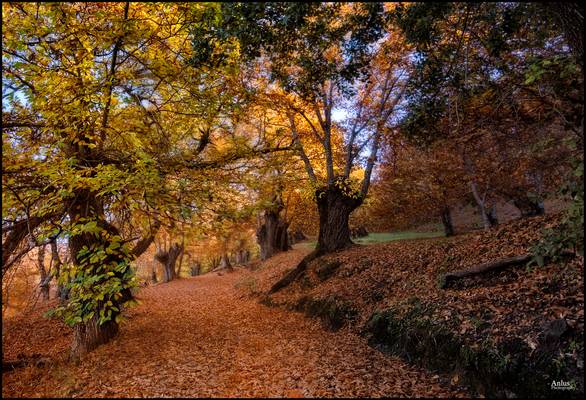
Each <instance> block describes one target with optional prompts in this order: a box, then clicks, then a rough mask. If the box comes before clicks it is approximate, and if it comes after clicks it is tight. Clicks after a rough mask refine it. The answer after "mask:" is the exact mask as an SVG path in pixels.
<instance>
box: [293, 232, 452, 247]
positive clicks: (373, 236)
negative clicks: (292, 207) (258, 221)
mask: <svg viewBox="0 0 586 400" xmlns="http://www.w3.org/2000/svg"><path fill="white" fill-rule="evenodd" d="M443 236H444V233H443V232H440V231H435V232H415V231H404V232H384V233H369V234H368V236H365V237H362V238H356V239H352V241H353V242H354V243H358V244H375V243H385V242H392V241H395V240H410V239H427V238H434V237H443ZM316 244H317V241H316V240H312V241H308V242H301V243H297V244H294V245H293V247H295V248H309V249H314V248H315V245H316Z"/></svg>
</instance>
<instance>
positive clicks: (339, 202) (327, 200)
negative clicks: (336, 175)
mask: <svg viewBox="0 0 586 400" xmlns="http://www.w3.org/2000/svg"><path fill="white" fill-rule="evenodd" d="M316 201H317V209H318V212H319V236H318V239H317V247H316V251H317V253H318V254H326V253H331V252H334V251H336V250H341V249H344V248H346V247H348V246H350V245H352V244H353V242H352V240H351V239H350V226H349V224H348V220H349V218H350V214H351V213H352V211H354V210H355V209H356V208H357V207H358V206H360V204H362V198H361V197H359V198H352V197H348V196H346V195H345V194H344V193H342V191H341V190H340V188H338V187H337V186H336V185H335V184H332V185H329V186H327V187H325V188H322V189H318V190H317V191H316Z"/></svg>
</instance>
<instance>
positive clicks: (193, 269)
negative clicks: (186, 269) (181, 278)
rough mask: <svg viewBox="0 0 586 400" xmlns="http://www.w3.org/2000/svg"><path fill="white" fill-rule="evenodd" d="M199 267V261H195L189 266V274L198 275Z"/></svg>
mask: <svg viewBox="0 0 586 400" xmlns="http://www.w3.org/2000/svg"><path fill="white" fill-rule="evenodd" d="M200 269H201V267H200V265H199V262H195V263H194V264H193V265H192V266H191V271H190V273H191V276H197V275H199V271H200Z"/></svg>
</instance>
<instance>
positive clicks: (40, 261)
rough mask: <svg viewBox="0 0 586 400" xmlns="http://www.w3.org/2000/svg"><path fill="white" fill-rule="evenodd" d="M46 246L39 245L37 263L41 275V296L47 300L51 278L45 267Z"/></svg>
mask: <svg viewBox="0 0 586 400" xmlns="http://www.w3.org/2000/svg"><path fill="white" fill-rule="evenodd" d="M45 247H46V245H42V246H39V252H38V254H37V256H38V257H37V265H38V268H39V275H40V280H39V288H40V290H41V296H42V297H43V300H45V301H47V300H49V282H50V279H48V273H47V270H46V269H45Z"/></svg>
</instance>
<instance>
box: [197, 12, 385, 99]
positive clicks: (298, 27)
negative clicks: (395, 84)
mask: <svg viewBox="0 0 586 400" xmlns="http://www.w3.org/2000/svg"><path fill="white" fill-rule="evenodd" d="M341 7H342V4H340V3H279V2H266V3H258V2H252V3H222V7H221V12H218V13H217V14H215V15H216V16H217V17H216V19H214V24H213V25H212V24H207V25H205V26H204V25H197V26H196V27H195V29H194V30H193V31H192V43H193V47H194V56H193V58H192V62H193V63H194V64H195V65H200V64H201V63H209V62H211V63H212V64H214V65H218V64H221V63H222V62H224V57H223V56H222V55H220V54H217V55H216V56H215V57H214V51H213V48H212V46H214V45H215V43H226V44H227V43H232V42H233V41H234V40H236V41H237V42H238V44H239V48H240V54H241V56H242V58H243V60H248V61H250V60H253V59H256V58H257V57H259V56H260V55H261V53H263V54H264V55H265V56H266V57H267V58H268V59H269V60H270V62H271V78H272V79H273V80H276V81H279V82H280V83H281V84H282V85H283V87H284V88H285V89H286V90H288V91H293V92H296V93H298V94H300V95H302V96H304V97H310V98H311V97H313V96H315V95H316V93H317V91H318V90H319V87H320V85H321V84H322V83H323V82H325V81H327V80H332V81H333V82H335V83H336V84H337V85H338V86H339V87H340V88H341V89H343V90H347V91H349V90H351V87H350V83H351V82H352V81H353V80H354V79H355V78H356V77H359V76H363V75H364V74H365V72H366V71H365V67H366V65H367V63H368V61H369V55H370V53H371V50H372V49H371V44H372V43H373V42H375V41H376V40H377V39H379V38H380V37H381V36H382V32H383V31H382V26H383V23H384V21H383V6H382V3H356V4H355V5H354V9H353V10H352V12H350V13H346V15H343V14H342V13H341V12H340V9H341ZM336 45H340V47H341V49H342V52H343V59H342V60H340V59H333V58H328V50H329V49H330V48H331V47H332V46H336ZM263 51H264V52H263ZM291 67H295V72H293V70H292V69H291Z"/></svg>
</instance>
